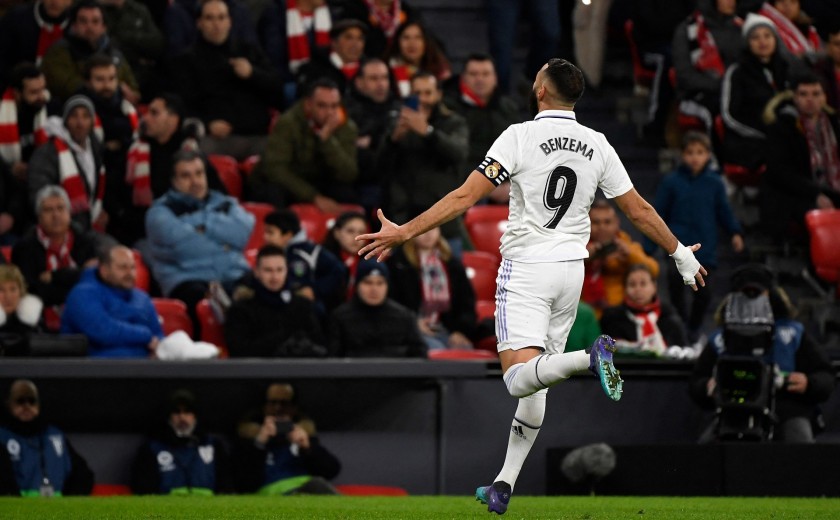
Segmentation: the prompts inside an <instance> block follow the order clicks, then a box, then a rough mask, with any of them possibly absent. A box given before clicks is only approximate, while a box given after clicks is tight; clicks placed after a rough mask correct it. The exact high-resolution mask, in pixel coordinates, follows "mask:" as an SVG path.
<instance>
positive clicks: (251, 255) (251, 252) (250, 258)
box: [245, 248, 260, 267]
mask: <svg viewBox="0 0 840 520" xmlns="http://www.w3.org/2000/svg"><path fill="white" fill-rule="evenodd" d="M259 252H260V250H259V249H256V248H251V249H246V250H245V261H247V262H248V265H250V266H251V267H254V266H255V265H257V254H259Z"/></svg>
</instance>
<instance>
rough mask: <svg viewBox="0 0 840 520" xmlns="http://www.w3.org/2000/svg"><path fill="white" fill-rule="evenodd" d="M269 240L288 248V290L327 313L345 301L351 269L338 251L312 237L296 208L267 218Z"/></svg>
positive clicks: (266, 241)
mask: <svg viewBox="0 0 840 520" xmlns="http://www.w3.org/2000/svg"><path fill="white" fill-rule="evenodd" d="M264 229H265V243H266V244H267V245H272V246H277V247H279V248H281V249H284V250H285V251H286V262H287V265H288V267H289V269H288V270H289V275H288V276H287V278H286V289H289V290H291V291H292V292H293V293H295V294H297V295H298V296H303V297H304V298H306V299H307V300H309V301H311V302H313V304H314V305H315V309H316V310H317V312H318V313H319V314H320V315H322V316H326V314H327V313H328V312H329V311H331V310H332V309H334V308H335V307H336V306H337V305H338V304H339V303H341V302H342V301H344V294H343V289H344V281H345V279H346V278H347V268H345V267H344V264H343V263H342V262H341V260H339V259H338V258H336V256H335V255H334V254H332V253H331V252H329V251H327V250H326V249H324V248H323V247H321V246H320V245H318V244H316V243H315V242H312V241H311V240H309V239H308V238H307V236H306V230H303V229H301V227H300V219H299V218H298V216H297V214H295V212H294V211H292V210H289V209H282V210H278V211H275V212H274V213H271V214H269V215H266V217H265V228H264Z"/></svg>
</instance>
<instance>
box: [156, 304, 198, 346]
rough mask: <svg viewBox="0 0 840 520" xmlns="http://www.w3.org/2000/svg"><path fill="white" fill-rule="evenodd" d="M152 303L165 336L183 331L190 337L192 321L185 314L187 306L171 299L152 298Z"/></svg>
mask: <svg viewBox="0 0 840 520" xmlns="http://www.w3.org/2000/svg"><path fill="white" fill-rule="evenodd" d="M152 303H153V304H154V306H155V310H156V311H157V313H158V317H160V325H161V328H163V333H164V334H165V335H167V336H168V335H170V334H172V333H173V332H176V331H179V330H183V331H184V332H186V333H187V335H188V336H189V337H192V334H193V325H192V320H190V316H189V314H187V305H186V304H185V303H184V302H182V301H181V300H174V299H172V298H152Z"/></svg>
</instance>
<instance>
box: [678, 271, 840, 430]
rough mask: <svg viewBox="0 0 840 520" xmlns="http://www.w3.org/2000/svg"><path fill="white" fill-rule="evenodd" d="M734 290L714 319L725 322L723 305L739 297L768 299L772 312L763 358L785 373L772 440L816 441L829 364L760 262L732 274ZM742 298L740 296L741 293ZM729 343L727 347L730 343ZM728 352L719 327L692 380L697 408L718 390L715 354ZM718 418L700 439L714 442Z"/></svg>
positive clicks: (829, 386)
mask: <svg viewBox="0 0 840 520" xmlns="http://www.w3.org/2000/svg"><path fill="white" fill-rule="evenodd" d="M731 286H732V290H733V291H734V292H732V293H730V294H729V295H728V296H727V297H726V298H725V299H724V301H723V303H722V304H721V306H720V307H719V309H718V312H717V313H716V316H715V317H716V321H717V323H718V324H720V325H723V316H724V314H725V312H726V306H727V305H728V304H730V303H731V302H733V301H734V300H735V299H736V298H739V297H740V295H745V296H746V299H748V300H756V299H759V298H761V297H766V298H768V299H769V307H770V309H771V310H772V313H771V315H769V316H768V317H767V318H768V321H769V322H772V324H773V334H772V346H771V348H769V349H768V350H767V352H766V354H765V355H764V358H763V360H764V362H765V363H767V364H770V365H775V366H776V367H778V369H777V370H778V372H780V373H781V375H782V376H783V380H782V379H779V378H777V379H779V381H780V382H781V381H783V383H782V384H781V386H780V387H779V388H777V389H776V394H775V415H776V418H777V421H776V425H775V433H776V435H775V440H778V441H781V442H787V443H811V442H814V431H813V427H812V425H811V422H812V419H814V417H815V416H816V415H817V412H818V410H817V404H818V403H820V402H823V401H825V400H826V399H828V397H829V396H830V395H831V392H832V390H833V389H834V373H833V371H832V369H831V364H830V363H829V361H828V359H827V358H826V357H825V354H824V353H823V352H822V350H821V349H820V347H819V346H818V345H817V344H816V343H815V342H814V340H813V339H812V338H811V337H810V336H809V335H808V333H806V332H805V329H804V327H803V325H802V323H801V322H798V321H796V320H794V319H793V315H794V309H793V307H792V306H791V304H790V302H789V301H788V299H787V296H786V294H785V293H784V291H783V290H782V289H780V288H778V287H775V286H774V285H773V275H772V273H771V272H770V271H769V270H768V269H767V268H766V267H764V266H762V265H757V264H750V265H746V266H743V267H742V268H740V269H738V270H737V271H736V272H735V273H733V275H732V281H731ZM741 299H743V298H742V297H741ZM730 347H731V346H730ZM726 350H727V346H726V345H724V341H723V334H722V331H721V330H717V331H715V332H713V333H712V335H711V337H710V338H709V343H708V344H707V345H706V348H705V349H704V350H703V352H702V353H701V354H700V357H699V358H698V360H697V364H696V365H695V367H694V373H693V375H692V378H691V383H690V385H691V386H690V389H689V391H690V393H691V396H692V398H693V399H694V400H695V402H697V403H698V404H699V405H700V406H702V407H704V408H711V407H712V406H713V405H714V397H715V395H716V391H717V390H720V389H719V388H718V383H717V380H716V378H715V376H714V374H715V367H716V365H717V363H718V359H719V356H720V355H721V354H723V353H724V352H725V351H726ZM718 420H719V418H716V419H715V422H714V423H713V424H712V425H711V426H710V427H709V428H708V429H707V430H706V432H704V433H703V435H702V436H701V438H700V442H710V441H713V440H715V436H716V430H717V425H718Z"/></svg>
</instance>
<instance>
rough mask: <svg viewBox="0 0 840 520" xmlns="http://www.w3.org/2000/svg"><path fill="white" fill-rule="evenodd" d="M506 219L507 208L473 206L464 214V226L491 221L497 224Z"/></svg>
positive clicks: (497, 205)
mask: <svg viewBox="0 0 840 520" xmlns="http://www.w3.org/2000/svg"><path fill="white" fill-rule="evenodd" d="M507 219H508V207H507V206H505V205H501V204H486V205H484V206H473V207H471V208H470V209H468V210H467V212H466V213H465V214H464V225H466V226H467V227H470V225H472V224H475V223H476V222H486V221H493V222H499V221H502V220H505V221H506V220H507Z"/></svg>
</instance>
